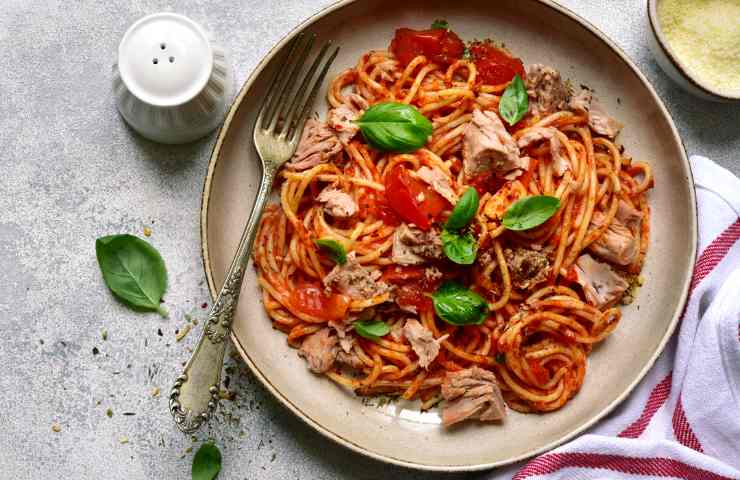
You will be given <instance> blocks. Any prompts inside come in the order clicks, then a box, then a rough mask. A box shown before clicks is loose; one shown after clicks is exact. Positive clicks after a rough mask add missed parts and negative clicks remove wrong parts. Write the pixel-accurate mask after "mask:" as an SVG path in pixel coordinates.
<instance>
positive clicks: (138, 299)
mask: <svg viewBox="0 0 740 480" xmlns="http://www.w3.org/2000/svg"><path fill="white" fill-rule="evenodd" d="M95 256H96V257H97V259H98V264H99V265H100V271H101V272H102V274H103V280H104V281H105V284H106V285H107V286H108V288H109V289H110V290H111V292H113V294H114V295H115V296H116V297H117V298H118V299H120V300H121V301H122V302H123V303H125V304H127V305H128V306H130V307H132V308H134V309H143V310H154V311H156V312H158V313H159V314H160V315H162V316H166V315H167V311H166V310H165V309H164V307H162V305H160V300H161V298H162V295H163V294H164V291H165V290H166V289H167V270H166V268H165V266H164V260H162V257H161V255H160V254H159V252H158V251H157V250H156V249H155V248H154V247H152V246H151V245H150V244H149V243H148V242H145V241H144V240H142V239H140V238H138V237H135V236H133V235H109V236H105V237H101V238H98V239H97V240H96V241H95Z"/></svg>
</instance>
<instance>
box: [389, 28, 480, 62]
mask: <svg viewBox="0 0 740 480" xmlns="http://www.w3.org/2000/svg"><path fill="white" fill-rule="evenodd" d="M390 50H391V52H393V55H395V57H396V58H397V59H398V61H399V62H401V64H402V65H404V66H405V65H408V64H409V62H411V60H413V59H414V58H415V57H418V56H419V55H424V56H425V57H427V58H428V59H429V60H430V61H432V62H434V63H438V64H441V65H444V66H447V65H450V64H452V63H454V62H455V60H458V59H460V58H462V56H463V52H465V44H464V43H463V41H462V40H460V37H458V36H457V35H456V34H455V33H454V32H451V31H449V30H447V29H444V28H432V29H430V30H413V29H411V28H399V29H398V30H396V35H395V36H394V37H393V40H391V46H390Z"/></svg>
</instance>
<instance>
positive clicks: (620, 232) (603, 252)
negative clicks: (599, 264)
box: [589, 200, 642, 265]
mask: <svg viewBox="0 0 740 480" xmlns="http://www.w3.org/2000/svg"><path fill="white" fill-rule="evenodd" d="M603 222H604V215H603V214H601V213H599V212H596V213H594V216H593V218H592V219H591V224H592V225H594V226H599V225H602V224H603ZM641 226H642V213H641V212H640V211H639V210H635V209H634V208H633V207H632V206H631V205H630V204H628V203H627V202H625V201H624V200H620V201H619V207H618V208H617V214H616V217H615V218H614V220H612V223H611V224H609V228H608V229H607V230H606V232H604V234H603V235H602V236H601V237H599V239H598V240H596V241H595V242H593V243H592V244H591V245H590V246H589V249H590V250H591V251H592V252H593V253H594V254H596V255H598V256H599V257H601V258H603V259H604V260H608V261H610V262H613V263H616V264H617V265H629V264H631V263H632V262H634V261H635V260H636V259H637V255H638V254H639V253H640V229H641Z"/></svg>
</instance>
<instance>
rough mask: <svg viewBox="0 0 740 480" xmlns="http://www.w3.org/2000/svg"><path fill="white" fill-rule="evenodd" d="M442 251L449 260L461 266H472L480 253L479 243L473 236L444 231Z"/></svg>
mask: <svg viewBox="0 0 740 480" xmlns="http://www.w3.org/2000/svg"><path fill="white" fill-rule="evenodd" d="M440 237H441V238H442V250H444V252H445V255H447V258H449V259H450V260H452V261H453V262H455V263H457V264H460V265H472V264H473V262H475V256H476V254H477V253H478V242H477V241H476V240H475V238H474V237H473V234H471V233H470V232H468V233H464V234H461V233H458V232H452V231H450V230H446V229H445V230H442V235H440Z"/></svg>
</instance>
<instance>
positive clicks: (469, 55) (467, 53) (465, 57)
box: [462, 45, 473, 60]
mask: <svg viewBox="0 0 740 480" xmlns="http://www.w3.org/2000/svg"><path fill="white" fill-rule="evenodd" d="M462 58H463V60H472V59H473V54H472V53H470V48H468V46H467V45H465V49H464V50H463V54H462Z"/></svg>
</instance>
